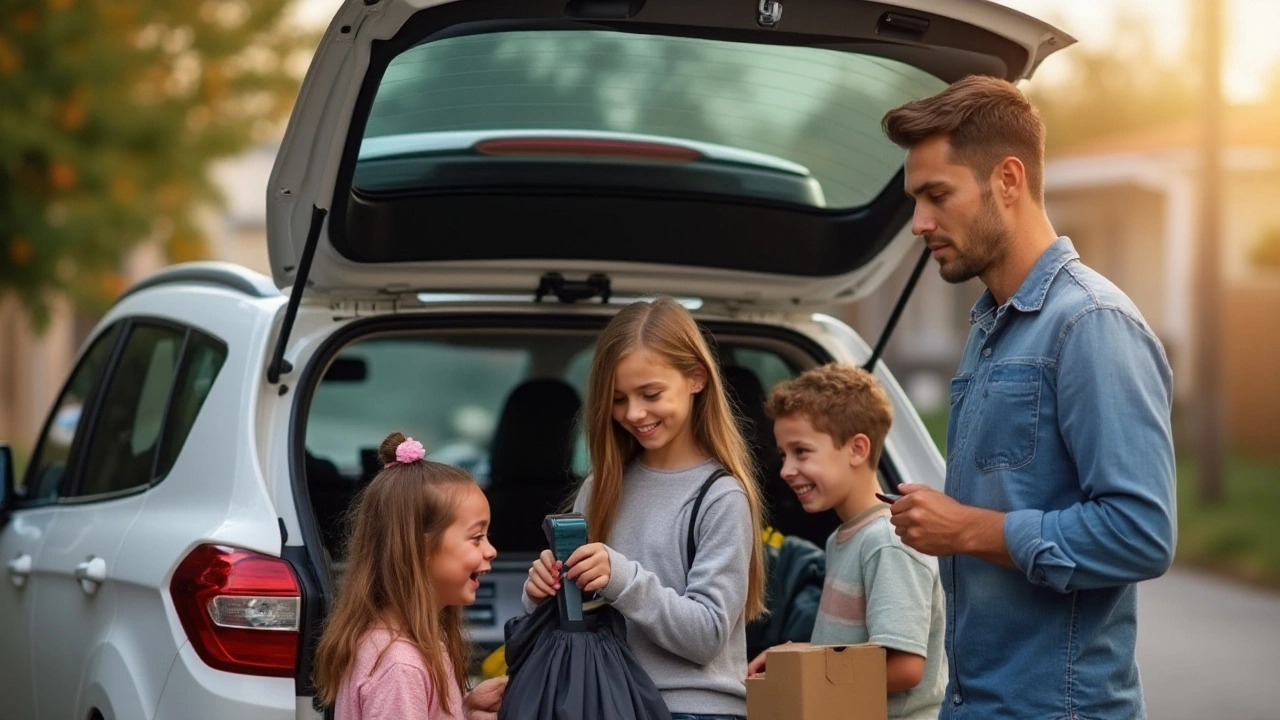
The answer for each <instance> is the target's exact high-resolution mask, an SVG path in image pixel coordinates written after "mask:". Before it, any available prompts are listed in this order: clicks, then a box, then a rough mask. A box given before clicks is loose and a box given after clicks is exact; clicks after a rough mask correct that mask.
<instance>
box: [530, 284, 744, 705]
mask: <svg viewBox="0 0 1280 720" xmlns="http://www.w3.org/2000/svg"><path fill="white" fill-rule="evenodd" d="M584 412H585V414H584V425H585V427H586V435H587V446H588V450H589V452H590V456H591V466H592V477H590V478H588V479H587V480H586V481H585V482H584V483H583V485H582V487H581V488H580V489H579V491H578V495H577V498H576V500H575V502H574V510H575V511H578V512H584V513H585V514H586V516H587V528H588V532H589V533H590V540H591V541H592V542H591V543H590V544H588V545H584V546H583V547H581V548H579V549H578V550H577V551H576V552H574V553H573V555H572V556H570V557H569V559H568V561H567V562H566V563H564V567H563V568H562V567H561V563H558V562H556V561H555V559H554V558H553V556H552V555H551V552H550V551H549V550H548V551H544V552H543V553H542V557H541V558H539V560H537V561H535V562H534V563H533V566H532V567H531V568H530V569H529V579H528V580H527V581H526V582H525V594H526V602H525V606H526V609H529V610H532V608H533V607H534V606H535V604H536V603H538V602H541V601H542V600H544V599H546V598H547V597H549V596H551V595H553V594H554V593H555V591H556V590H558V589H559V587H560V579H561V572H562V571H563V573H564V574H563V576H564V577H565V578H567V579H568V580H569V581H570V582H574V583H576V584H577V585H578V586H579V587H581V588H582V589H583V590H584V591H587V592H590V591H598V592H599V595H600V596H601V597H603V598H604V599H605V600H607V601H609V602H610V603H611V604H612V605H613V607H614V608H616V609H617V610H618V611H619V612H621V613H622V615H623V616H624V617H626V619H627V641H628V644H629V645H630V646H631V649H632V651H633V652H634V653H635V655H636V658H637V659H638V660H639V661H640V663H641V664H642V665H643V666H644V668H645V670H646V671H647V672H648V674H649V676H650V677H651V678H652V679H653V681H654V684H656V685H657V687H658V689H659V690H660V691H661V692H662V697H663V700H664V701H665V702H666V704H667V707H669V708H670V709H671V711H672V713H673V718H676V719H677V720H679V719H680V718H724V717H742V716H744V715H746V691H745V688H744V685H743V681H742V678H743V677H744V676H745V672H746V668H747V657H746V631H745V628H746V623H747V621H748V620H750V619H751V618H753V617H755V616H756V615H758V614H759V613H760V612H762V611H763V609H764V602H763V596H764V566H763V558H762V551H761V545H760V543H759V541H758V539H757V538H758V533H759V528H760V527H761V522H762V518H761V512H762V511H761V504H760V492H759V490H758V489H757V486H756V481H755V478H754V474H753V473H752V471H751V463H750V461H749V460H748V457H749V455H748V451H747V446H746V443H745V442H744V441H743V439H742V436H741V434H740V433H739V430H738V426H737V424H736V423H735V422H734V418H733V415H732V413H731V411H730V409H729V404H728V402H727V401H726V400H725V394H724V389H723V384H722V382H721V379H720V372H719V370H718V368H717V365H716V363H715V361H714V360H713V359H712V356H711V352H710V350H709V349H708V347H707V343H706V341H705V339H704V338H703V336H702V333H701V332H700V331H699V329H698V326H697V324H696V323H695V322H694V320H693V317H692V316H691V315H689V313H688V312H687V311H686V310H685V309H684V308H683V307H681V306H680V305H679V304H677V303H676V302H675V301H673V300H671V299H670V298H660V299H658V300H656V301H654V302H652V303H649V302H637V303H634V304H632V305H628V306H627V307H626V308H624V309H623V310H622V311H621V312H619V313H618V315H617V316H616V317H615V318H614V319H613V320H612V321H611V322H610V323H609V324H608V326H606V327H605V329H604V331H603V332H602V333H601V334H600V338H599V340H598V343H597V346H596V354H595V357H594V359H593V360H592V364H591V372H590V377H589V379H588V381H587V398H586V406H585V411H584ZM719 468H723V469H724V470H726V471H728V472H729V474H730V475H731V476H732V477H725V478H721V479H720V480H719V481H717V482H716V483H715V484H714V485H712V486H711V489H710V491H709V492H708V493H707V495H706V497H705V499H704V500H703V503H702V506H701V508H700V509H699V511H698V516H697V520H696V524H695V526H694V529H695V533H696V540H697V545H696V551H695V555H694V558H693V563H692V566H691V567H690V566H688V565H687V562H688V558H686V557H685V554H686V551H685V545H686V537H687V533H688V524H689V520H690V516H691V508H692V505H693V503H694V499H695V497H696V496H697V493H698V490H699V488H700V487H701V486H702V483H703V481H704V480H706V479H707V477H708V476H709V475H710V474H711V473H712V472H714V471H715V470H717V469H719Z"/></svg>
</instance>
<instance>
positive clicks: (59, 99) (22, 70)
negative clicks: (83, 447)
mask: <svg viewBox="0 0 1280 720" xmlns="http://www.w3.org/2000/svg"><path fill="white" fill-rule="evenodd" d="M288 2H289V0H4V2H3V3H0V98H3V100H2V101H0V295H6V294H10V293H14V294H16V295H17V296H18V297H19V299H20V300H21V301H22V302H23V304H24V306H25V307H26V308H27V309H28V311H29V313H30V314H31V316H32V318H33V320H34V321H35V322H36V324H37V326H41V325H42V324H43V323H44V322H45V321H46V319H47V314H48V305H47V304H48V300H49V298H50V295H51V294H52V293H55V292H65V293H67V295H68V296H69V297H71V298H72V299H73V300H74V301H75V302H76V304H77V306H78V307H80V308H82V309H84V310H87V311H90V312H93V311H101V310H102V309H103V308H104V307H105V306H106V304H108V303H109V302H110V301H111V300H112V299H114V298H115V297H116V296H117V295H118V294H119V292H120V290H121V289H122V288H121V285H122V279H121V275H120V273H119V268H120V262H121V258H122V257H123V255H124V253H125V252H126V251H127V250H128V249H129V248H130V247H132V246H133V245H135V244H136V243H138V242H140V241H142V240H145V239H155V240H158V241H159V242H161V243H162V245H163V247H164V248H165V251H166V253H167V255H168V257H169V259H170V260H172V261H175V262H176V261H182V260H189V259H194V258H199V257H202V256H203V255H204V238H203V237H202V234H201V232H200V230H199V227H198V223H197V221H196V213H197V211H198V210H199V209H200V208H201V207H207V206H208V204H209V203H217V202H219V200H220V198H219V197H218V195H217V192H216V190H215V188H214V186H213V185H212V183H211V182H210V180H209V178H208V176H207V170H208V168H209V165H210V163H212V162H213V161H215V160H217V159H219V158H222V157H226V156H229V155H233V154H235V153H238V152H240V151H242V150H244V149H245V148H246V147H249V146H251V145H252V144H254V143H257V142H261V141H263V140H265V139H267V138H269V137H271V136H272V135H273V134H275V133H278V132H279V123H280V121H281V119H282V118H283V117H284V116H285V115H287V113H288V110H289V108H290V107H291V106H292V103H293V100H294V97H295V95H296V91H297V85H298V82H299V79H300V77H299V73H298V72H297V71H296V69H295V68H296V67H297V66H298V64H299V62H298V61H299V60H300V59H301V60H305V58H306V57H307V55H309V53H310V51H311V50H312V48H313V47H314V37H313V35H312V34H311V33H309V32H306V31H304V30H302V29H300V28H296V27H292V26H291V25H290V24H289V23H288V21H287V18H286V16H285V12H284V11H285V9H286V6H287V5H288Z"/></svg>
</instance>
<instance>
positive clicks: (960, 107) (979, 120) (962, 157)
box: [880, 75, 1045, 205]
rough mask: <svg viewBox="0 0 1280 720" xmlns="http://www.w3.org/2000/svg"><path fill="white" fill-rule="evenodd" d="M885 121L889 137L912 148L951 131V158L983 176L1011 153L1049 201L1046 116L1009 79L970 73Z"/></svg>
mask: <svg viewBox="0 0 1280 720" xmlns="http://www.w3.org/2000/svg"><path fill="white" fill-rule="evenodd" d="M880 125H881V127H882V128H883V130H884V134H885V135H887V136H889V139H890V140H892V141H893V142H894V143H895V144H896V145H898V146H899V147H902V148H905V149H908V150H909V149H911V148H912V147H913V146H915V145H917V144H919V143H920V142H922V141H924V140H926V139H928V138H931V137H934V136H936V135H945V136H947V139H948V142H949V143H950V144H951V159H952V160H953V161H954V162H956V163H957V164H960V165H965V166H967V167H968V168H969V169H970V170H972V171H973V174H974V177H976V178H977V179H978V181H979V182H984V181H985V180H986V179H987V177H988V176H989V175H990V174H991V171H992V170H993V169H994V168H995V166H996V164H997V163H999V162H1000V161H1001V160H1003V159H1005V158H1006V157H1009V156H1011V155H1012V156H1013V157H1016V158H1018V159H1019V160H1021V161H1022V165H1023V166H1024V167H1025V168H1026V170H1027V187H1028V188H1030V190H1031V196H1032V197H1033V198H1034V199H1035V201H1036V202H1037V203H1039V204H1041V205H1043V204H1044V134H1045V131H1044V122H1043V121H1042V120H1041V119H1040V115H1039V114H1038V113H1037V112H1036V109H1035V107H1034V106H1033V105H1032V104H1031V102H1030V101H1028V100H1027V98H1026V97H1025V96H1024V95H1023V94H1022V92H1021V91H1019V90H1018V88H1016V87H1014V86H1013V84H1012V83H1009V82H1008V81H1006V80H1001V79H999V78H994V77H988V76H985V75H970V76H969V77H966V78H964V79H963V80H959V81H957V82H955V83H953V84H952V85H951V86H950V87H948V88H947V89H946V90H943V91H942V92H940V93H938V94H937V95H933V96H931V97H927V98H922V99H920V100H912V101H911V102H909V103H907V104H905V105H902V106H900V107H897V108H894V109H893V110H890V111H889V112H888V113H886V114H885V116H884V119H883V120H882V121H881V123H880Z"/></svg>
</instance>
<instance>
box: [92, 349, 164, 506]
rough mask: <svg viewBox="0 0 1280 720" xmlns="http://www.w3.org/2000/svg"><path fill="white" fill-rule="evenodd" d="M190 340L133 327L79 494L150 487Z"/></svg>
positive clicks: (95, 426)
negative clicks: (185, 342) (181, 357)
mask: <svg viewBox="0 0 1280 720" xmlns="http://www.w3.org/2000/svg"><path fill="white" fill-rule="evenodd" d="M185 335H186V332H185V331H184V330H182V329H179V328H174V327H169V326H159V325H147V324H135V325H133V327H132V329H131V330H130V332H129V337H128V338H127V340H126V341H125V346H124V349H123V351H122V352H121V354H120V359H119V361H118V362H117V364H116V366H115V370H114V372H113V373H112V378H111V382H110V384H109V385H108V387H107V391H106V394H105V395H104V396H103V400H102V404H101V407H100V410H99V412H98V417H97V419H96V421H95V422H94V424H93V434H92V437H90V438H89V442H88V451H87V454H86V461H85V463H84V466H83V468H84V469H83V478H82V479H81V482H80V483H79V485H78V487H77V488H76V489H75V491H74V492H73V494H74V495H76V496H81V497H83V496H92V495H102V494H105V493H115V492H120V491H123V490H129V489H132V488H136V487H139V486H143V485H147V484H149V483H150V482H151V479H152V477H153V472H154V469H155V459H156V451H157V446H158V444H159V439H160V432H161V430H162V428H163V425H164V417H165V411H166V408H167V405H168V402H169V395H170V391H171V390H172V388H173V381H174V378H175V376H176V374H177V369H178V359H179V355H180V354H181V352H182V344H183V340H184V338H185Z"/></svg>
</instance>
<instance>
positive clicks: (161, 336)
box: [31, 320, 185, 718]
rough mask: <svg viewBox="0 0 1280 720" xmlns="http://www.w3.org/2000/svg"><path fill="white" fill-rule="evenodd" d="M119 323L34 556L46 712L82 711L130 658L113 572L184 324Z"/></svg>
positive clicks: (42, 710)
mask: <svg viewBox="0 0 1280 720" xmlns="http://www.w3.org/2000/svg"><path fill="white" fill-rule="evenodd" d="M117 327H119V330H118V333H119V334H120V335H122V336H123V339H122V342H121V343H120V344H119V348H118V349H117V350H116V352H115V353H114V355H113V357H112V358H111V360H110V362H109V363H108V364H107V367H106V370H105V376H104V379H103V380H102V381H101V384H100V391H99V392H97V393H96V395H95V398H94V401H93V403H92V404H91V405H90V406H89V408H88V411H87V412H86V414H85V417H84V420H83V421H82V424H81V426H80V428H78V432H77V437H76V440H75V443H74V447H75V453H74V455H73V456H72V457H71V458H70V460H69V462H68V464H67V466H66V472H65V475H64V477H63V479H62V482H61V483H60V487H59V491H58V500H57V511H56V513H55V518H54V520H53V522H52V523H51V525H50V527H49V529H48V533H47V536H46V538H45V541H44V544H43V546H42V547H41V548H40V552H39V554H38V555H37V556H36V558H35V568H34V575H35V583H36V587H35V591H36V596H37V598H38V602H37V604H36V606H35V608H34V611H33V613H32V620H31V623H32V628H33V630H32V632H33V643H32V652H31V669H32V673H33V676H34V687H35V705H36V708H37V709H38V713H39V716H40V717H50V718H54V717H58V718H71V717H85V713H86V712H87V711H88V706H90V705H94V706H99V707H100V706H101V705H104V704H106V702H108V697H107V696H108V695H109V694H110V693H111V692H112V691H113V690H114V691H116V692H119V691H121V690H125V689H126V688H125V687H121V688H113V687H107V688H103V687H100V686H99V685H98V683H99V681H100V680H101V678H102V677H103V676H110V674H111V673H109V672H104V668H113V669H114V668H122V667H127V663H128V658H119V657H114V656H112V654H113V653H118V649H113V648H111V647H110V646H109V644H108V639H109V636H110V632H111V630H112V626H113V624H114V623H115V622H116V619H117V614H118V613H119V610H120V608H119V596H120V590H119V588H118V587H117V582H116V577H115V570H116V565H117V562H118V560H119V549H120V546H121V543H122V542H123V540H124V537H125V534H126V532H127V531H128V530H129V528H130V527H131V525H132V524H133V523H134V521H135V519H136V518H137V516H138V513H139V511H140V510H141V508H142V507H143V505H144V504H145V502H146V496H145V494H144V491H145V490H146V489H147V488H148V487H149V486H150V483H151V479H152V472H153V469H154V466H155V457H156V450H157V447H158V445H159V439H160V437H161V432H162V429H163V424H164V423H163V420H164V416H165V410H166V407H167V404H168V401H169V395H170V392H171V387H172V385H173V381H174V377H175V375H176V373H177V368H178V361H179V358H180V357H181V353H182V348H183V340H184V337H185V331H184V329H182V328H180V327H178V326H175V325H172V324H169V323H163V322H159V321H149V320H147V321H144V320H128V321H124V322H122V323H120V324H119V325H118V326H117ZM113 332H117V331H116V330H115V329H114V328H113ZM123 679H124V680H126V681H127V680H128V677H127V675H125V676H124V678H123ZM128 689H129V690H131V688H128ZM115 702H116V703H117V704H120V705H121V707H118V708H116V710H117V711H118V712H120V713H121V715H129V714H132V713H134V712H138V711H144V708H143V707H141V705H138V706H131V704H129V703H128V702H127V695H125V694H124V693H121V696H119V697H117V698H116V699H115Z"/></svg>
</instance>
